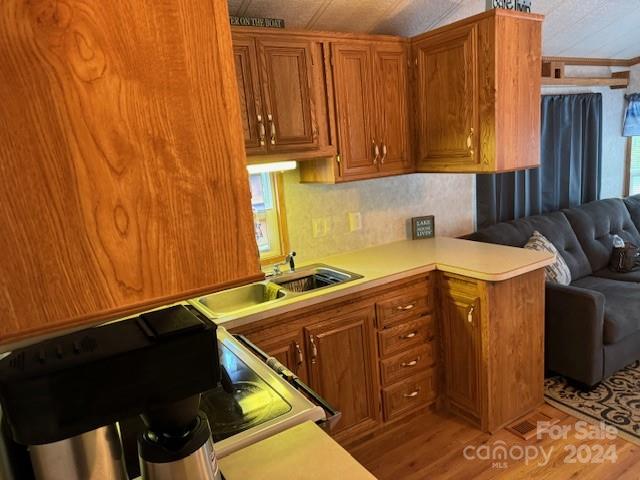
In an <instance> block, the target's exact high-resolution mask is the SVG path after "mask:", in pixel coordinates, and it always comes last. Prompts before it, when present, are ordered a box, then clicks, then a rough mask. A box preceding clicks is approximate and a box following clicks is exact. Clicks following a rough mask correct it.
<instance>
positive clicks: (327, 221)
mask: <svg viewBox="0 0 640 480" xmlns="http://www.w3.org/2000/svg"><path fill="white" fill-rule="evenodd" d="M323 220H324V236H325V237H326V236H327V235H329V233H330V232H331V217H324V218H323Z"/></svg>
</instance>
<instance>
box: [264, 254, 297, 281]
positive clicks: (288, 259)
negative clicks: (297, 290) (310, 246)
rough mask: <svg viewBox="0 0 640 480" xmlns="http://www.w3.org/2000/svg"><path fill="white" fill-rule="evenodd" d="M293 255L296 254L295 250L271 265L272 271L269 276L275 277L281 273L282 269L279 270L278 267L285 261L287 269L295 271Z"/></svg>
mask: <svg viewBox="0 0 640 480" xmlns="http://www.w3.org/2000/svg"><path fill="white" fill-rule="evenodd" d="M295 256H296V252H291V253H290V254H288V255H287V256H286V257H284V260H283V261H282V262H279V263H276V264H275V265H274V266H273V271H272V272H271V275H269V276H273V277H277V276H278V275H282V270H280V267H283V266H284V265H286V264H287V263H288V264H289V270H290V271H292V272H295V271H296V262H295V260H294V259H293V257H295Z"/></svg>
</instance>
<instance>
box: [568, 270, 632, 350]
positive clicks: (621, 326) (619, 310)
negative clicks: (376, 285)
mask: <svg viewBox="0 0 640 480" xmlns="http://www.w3.org/2000/svg"><path fill="white" fill-rule="evenodd" d="M572 285H573V286H575V287H580V288H587V289H590V290H595V291H597V292H600V293H602V294H603V295H604V297H605V304H604V332H603V334H604V337H603V339H604V343H605V344H607V345H611V344H613V343H617V342H619V341H620V340H622V339H624V338H625V337H627V336H629V335H633V334H634V333H636V332H638V331H640V285H638V284H636V283H630V282H621V281H618V280H611V279H609V278H601V277H595V276H592V275H590V276H588V277H584V278H581V279H579V280H577V281H575V282H573V283H572Z"/></svg>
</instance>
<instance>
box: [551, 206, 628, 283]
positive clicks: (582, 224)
mask: <svg viewBox="0 0 640 480" xmlns="http://www.w3.org/2000/svg"><path fill="white" fill-rule="evenodd" d="M563 212H564V214H565V215H566V216H567V219H568V220H569V223H570V224H571V226H572V227H573V231H574V232H575V234H576V236H577V237H578V240H579V241H580V245H582V249H583V250H584V252H585V253H586V254H587V258H588V259H589V263H590V264H591V270H592V271H593V272H597V271H599V270H602V269H604V268H605V267H606V266H607V265H609V260H610V259H611V253H612V251H613V236H614V235H619V236H621V237H622V238H623V239H624V240H625V241H626V242H631V243H634V244H636V245H640V232H638V229H637V228H636V226H635V225H634V223H633V221H632V220H631V217H630V216H629V211H628V210H627V208H626V207H625V204H624V202H623V201H622V200H620V199H619V198H608V199H606V200H598V201H595V202H591V203H586V204H584V205H581V206H579V207H576V208H568V209H565V210H563ZM574 278H575V277H574Z"/></svg>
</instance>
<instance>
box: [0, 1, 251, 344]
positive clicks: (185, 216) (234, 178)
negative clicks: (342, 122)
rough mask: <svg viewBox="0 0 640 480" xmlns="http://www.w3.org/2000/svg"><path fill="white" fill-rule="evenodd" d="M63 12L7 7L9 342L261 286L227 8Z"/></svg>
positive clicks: (2, 219)
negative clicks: (205, 294)
mask: <svg viewBox="0 0 640 480" xmlns="http://www.w3.org/2000/svg"><path fill="white" fill-rule="evenodd" d="M49 5H54V4H51V3H42V2H24V1H22V0H3V1H2V8H0V25H1V26H0V45H2V54H1V55H2V59H1V60H0V78H1V80H0V84H1V85H2V86H1V87H0V98H1V102H0V104H1V105H2V106H1V108H0V125H1V126H2V127H0V162H1V164H2V167H1V168H0V184H1V185H2V188H0V224H1V225H2V226H3V229H2V235H1V236H0V292H1V293H0V296H1V297H2V304H1V306H0V318H1V319H2V320H1V321H0V343H2V344H5V343H8V342H12V341H14V340H18V339H19V338H26V337H32V336H37V335H40V334H49V333H53V332H54V331H60V330H63V329H68V328H72V327H73V328H75V327H80V326H85V325H87V326H88V325H91V324H96V323H100V322H102V321H106V320H112V319H114V318H119V317H124V316H126V315H130V314H133V313H136V312H139V311H141V310H144V309H147V308H152V307H156V306H161V305H166V304H169V303H172V302H174V301H176V300H177V299H181V298H191V297H195V296H197V295H200V294H201V293H203V292H210V291H216V290H222V289H225V288H229V287H231V286H233V285H244V284H247V283H250V282H251V281H254V280H257V279H259V278H260V277H261V272H260V264H259V259H258V254H257V251H256V240H255V235H254V225H253V218H252V214H251V203H250V194H249V180H248V176H247V170H246V168H245V166H244V156H245V152H244V145H243V143H244V140H243V135H242V125H241V119H240V112H239V108H238V93H237V90H238V87H237V84H236V77H235V72H234V66H233V57H232V45H231V34H230V26H229V12H228V6H227V2H226V1H224V0H213V1H212V0H175V1H171V2H164V3H162V5H161V6H160V7H159V5H158V2H136V3H135V8H132V3H131V2H130V1H129V0H112V1H109V2H95V1H92V2H79V1H71V2H65V3H64V8H62V6H61V4H56V5H58V7H53V8H50V7H49ZM98 5H99V6H100V8H99V9H98V8H97V6H98ZM123 12H127V13H126V14H123ZM176 19H179V21H180V28H171V26H175V24H176ZM56 25H57V26H56ZM43 28H44V30H43ZM51 28H53V30H52V29H51ZM60 28H62V29H60ZM54 31H55V32H56V33H55V34H54ZM63 32H66V33H63ZM72 32H73V33H72ZM134 32H135V33H134ZM73 39H76V40H77V41H79V42H80V43H79V44H78V48H79V49H80V50H78V49H77V48H74V47H70V45H71V44H69V43H67V42H68V41H71V42H73V41H75V40H73ZM8 52H15V54H13V53H12V54H8ZM24 125H28V126H29V128H23V127H22V126H24ZM23 179H24V181H21V180H23ZM26 179H28V180H26ZM213 199H215V200H213Z"/></svg>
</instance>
